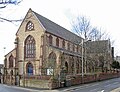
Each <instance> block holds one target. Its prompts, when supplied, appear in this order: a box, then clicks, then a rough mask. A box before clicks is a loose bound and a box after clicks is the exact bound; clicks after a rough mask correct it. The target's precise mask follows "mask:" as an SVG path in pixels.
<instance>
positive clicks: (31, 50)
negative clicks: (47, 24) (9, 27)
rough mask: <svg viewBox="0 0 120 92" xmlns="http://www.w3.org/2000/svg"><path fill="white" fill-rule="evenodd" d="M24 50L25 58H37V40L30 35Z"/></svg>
mask: <svg viewBox="0 0 120 92" xmlns="http://www.w3.org/2000/svg"><path fill="white" fill-rule="evenodd" d="M24 50H25V58H35V53H36V49H35V40H34V38H33V37H32V36H31V35H29V36H28V37H27V38H26V40H25V47H24Z"/></svg>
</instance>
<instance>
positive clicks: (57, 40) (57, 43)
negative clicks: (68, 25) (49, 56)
mask: <svg viewBox="0 0 120 92" xmlns="http://www.w3.org/2000/svg"><path fill="white" fill-rule="evenodd" d="M56 46H57V47H59V38H56Z"/></svg>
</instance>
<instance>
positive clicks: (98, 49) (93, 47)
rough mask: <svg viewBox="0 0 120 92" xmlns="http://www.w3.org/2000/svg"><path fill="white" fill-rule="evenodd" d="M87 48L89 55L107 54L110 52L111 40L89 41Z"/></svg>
mask: <svg viewBox="0 0 120 92" xmlns="http://www.w3.org/2000/svg"><path fill="white" fill-rule="evenodd" d="M86 46H87V52H88V53H105V52H108V51H109V50H110V49H109V47H110V46H109V40H101V41H88V42H86Z"/></svg>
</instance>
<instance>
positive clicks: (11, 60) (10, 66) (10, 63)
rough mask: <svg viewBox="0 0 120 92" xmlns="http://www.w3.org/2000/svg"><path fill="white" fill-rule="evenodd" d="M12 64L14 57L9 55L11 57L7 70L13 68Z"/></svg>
mask: <svg viewBox="0 0 120 92" xmlns="http://www.w3.org/2000/svg"><path fill="white" fill-rule="evenodd" d="M13 62H14V57H13V55H11V56H10V57H9V68H12V67H13Z"/></svg>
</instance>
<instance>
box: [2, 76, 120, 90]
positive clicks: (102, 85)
mask: <svg viewBox="0 0 120 92" xmlns="http://www.w3.org/2000/svg"><path fill="white" fill-rule="evenodd" d="M119 87H120V78H114V79H110V80H105V81H100V82H94V83H89V84H82V85H77V86H71V87H65V88H60V89H55V90H41V89H32V88H31V89H30V88H23V87H17V86H9V85H4V84H0V92H111V91H112V90H114V89H116V88H119ZM114 92H120V91H114Z"/></svg>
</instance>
